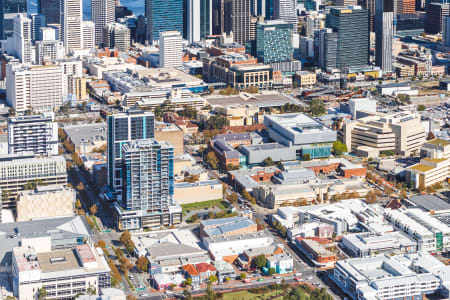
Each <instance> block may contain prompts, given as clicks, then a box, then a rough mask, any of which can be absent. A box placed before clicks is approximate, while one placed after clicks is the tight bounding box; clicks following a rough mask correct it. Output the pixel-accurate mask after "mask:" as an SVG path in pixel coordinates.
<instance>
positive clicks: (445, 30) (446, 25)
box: [442, 16, 450, 47]
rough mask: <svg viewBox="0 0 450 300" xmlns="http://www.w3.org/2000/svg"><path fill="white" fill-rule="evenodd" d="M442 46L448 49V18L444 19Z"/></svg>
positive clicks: (449, 27) (449, 22)
mask: <svg viewBox="0 0 450 300" xmlns="http://www.w3.org/2000/svg"><path fill="white" fill-rule="evenodd" d="M442 44H443V45H444V46H447V47H450V16H445V17H444V30H443V31H442Z"/></svg>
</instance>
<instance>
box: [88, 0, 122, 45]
mask: <svg viewBox="0 0 450 300" xmlns="http://www.w3.org/2000/svg"><path fill="white" fill-rule="evenodd" d="M91 9H92V21H93V22H94V24H95V45H97V46H98V45H100V44H101V43H103V28H105V27H106V25H108V24H111V23H114V21H115V18H116V16H115V14H116V1H115V0H92V1H91Z"/></svg>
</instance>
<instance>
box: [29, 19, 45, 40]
mask: <svg viewBox="0 0 450 300" xmlns="http://www.w3.org/2000/svg"><path fill="white" fill-rule="evenodd" d="M30 18H31V39H32V40H33V41H37V40H40V39H41V36H40V33H41V32H40V30H41V27H45V16H44V15H41V14H31V15H30Z"/></svg>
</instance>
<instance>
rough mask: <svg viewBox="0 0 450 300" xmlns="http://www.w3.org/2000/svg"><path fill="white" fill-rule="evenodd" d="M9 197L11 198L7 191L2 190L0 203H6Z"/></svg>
mask: <svg viewBox="0 0 450 300" xmlns="http://www.w3.org/2000/svg"><path fill="white" fill-rule="evenodd" d="M9 197H11V192H10V191H8V190H2V201H3V202H6V201H8V200H9Z"/></svg>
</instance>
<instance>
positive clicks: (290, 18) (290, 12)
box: [273, 0, 298, 32]
mask: <svg viewBox="0 0 450 300" xmlns="http://www.w3.org/2000/svg"><path fill="white" fill-rule="evenodd" d="M296 5H297V0H274V1H273V18H274V19H275V20H276V19H279V20H283V21H285V22H287V23H290V24H292V26H293V28H292V30H293V32H297V23H298V20H297V10H296Z"/></svg>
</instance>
